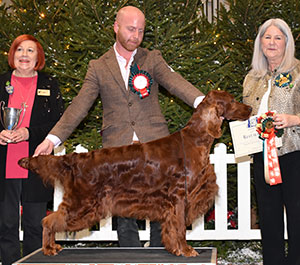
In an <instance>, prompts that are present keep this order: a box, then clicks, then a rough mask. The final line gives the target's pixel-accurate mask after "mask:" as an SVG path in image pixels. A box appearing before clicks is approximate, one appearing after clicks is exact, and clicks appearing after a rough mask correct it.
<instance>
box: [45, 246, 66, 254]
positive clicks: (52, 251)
mask: <svg viewBox="0 0 300 265" xmlns="http://www.w3.org/2000/svg"><path fill="white" fill-rule="evenodd" d="M42 251H43V253H44V255H45V256H55V255H57V254H58V253H59V252H60V251H62V247H61V245H59V244H54V245H53V246H51V247H50V246H47V247H43V248H42Z"/></svg>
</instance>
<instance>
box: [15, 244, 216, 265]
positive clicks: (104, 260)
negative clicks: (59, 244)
mask: <svg viewBox="0 0 300 265" xmlns="http://www.w3.org/2000/svg"><path fill="white" fill-rule="evenodd" d="M195 250H196V251H197V252H198V253H199V256H197V257H190V258H186V257H182V256H180V257H177V256H174V255H172V254H170V253H169V252H167V251H166V250H165V249H164V248H113V247H107V248H64V249H63V250H62V251H61V252H60V253H59V254H58V255H56V256H51V257H49V256H45V255H44V254H43V252H42V249H38V250H36V251H34V252H32V253H31V254H29V255H28V256H26V257H23V258H22V259H20V260H18V261H16V262H15V263H13V265H29V264H30V265H31V264H35V265H37V264H45V265H46V264H48V265H49V264H51V265H52V264H53V265H54V264H55V265H57V264H61V265H62V264H68V265H75V264H76V265H77V264H93V265H96V264H97V265H98V264H99V265H115V264H116V265H117V264H118V265H216V264H217V249H216V248H201V247H199V248H195Z"/></svg>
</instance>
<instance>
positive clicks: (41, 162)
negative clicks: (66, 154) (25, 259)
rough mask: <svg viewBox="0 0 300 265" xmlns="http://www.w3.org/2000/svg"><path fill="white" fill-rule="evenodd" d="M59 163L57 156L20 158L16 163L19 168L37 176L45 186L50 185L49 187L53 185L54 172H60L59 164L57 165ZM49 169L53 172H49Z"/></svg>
mask: <svg viewBox="0 0 300 265" xmlns="http://www.w3.org/2000/svg"><path fill="white" fill-rule="evenodd" d="M59 161H60V160H59V157H58V156H54V155H39V156H35V157H32V156H31V157H24V158H21V159H20V160H19V161H18V164H19V165H20V166H21V167H23V168H25V169H28V170H30V171H32V172H34V173H35V174H38V175H39V176H40V177H41V178H42V180H43V182H44V183H45V184H46V183H50V184H51V185H54V181H55V178H54V177H52V176H54V174H55V173H56V172H58V173H59V172H61V167H60V165H61V163H58V162H59ZM49 168H51V169H53V171H49V170H48V169H49ZM57 175H59V174H57Z"/></svg>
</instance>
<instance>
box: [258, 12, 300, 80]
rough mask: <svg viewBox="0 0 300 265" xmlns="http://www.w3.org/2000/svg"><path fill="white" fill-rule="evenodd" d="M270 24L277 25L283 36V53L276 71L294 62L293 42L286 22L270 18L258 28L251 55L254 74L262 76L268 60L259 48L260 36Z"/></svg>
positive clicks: (280, 70)
mask: <svg viewBox="0 0 300 265" xmlns="http://www.w3.org/2000/svg"><path fill="white" fill-rule="evenodd" d="M270 26H275V27H277V28H278V29H279V30H280V31H281V32H282V33H283V35H284V36H285V53H284V57H283V59H282V62H281V64H280V66H279V68H278V69H277V71H278V72H286V71H288V70H289V69H291V67H292V66H293V65H294V63H295V60H296V58H295V42H294V37H293V34H292V32H291V29H290V27H289V26H288V24H287V23H286V22H285V21H284V20H282V19H280V18H272V19H269V20H267V21H265V22H264V24H262V25H261V26H260V28H259V31H258V34H257V36H256V39H255V42H254V52H253V57H252V72H254V74H255V75H260V76H264V75H265V74H266V73H267V71H268V61H267V58H266V56H265V55H264V54H263V51H262V49H261V38H262V37H263V35H264V34H265V32H266V30H267V29H268V28H269V27H270Z"/></svg>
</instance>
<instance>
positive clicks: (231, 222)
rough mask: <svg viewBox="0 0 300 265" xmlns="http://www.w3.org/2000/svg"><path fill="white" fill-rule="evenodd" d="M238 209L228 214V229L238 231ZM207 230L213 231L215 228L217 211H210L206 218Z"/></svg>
mask: <svg viewBox="0 0 300 265" xmlns="http://www.w3.org/2000/svg"><path fill="white" fill-rule="evenodd" d="M237 216H238V214H237V209H234V210H232V211H228V212H227V227H228V229H237V228H238V222H237ZM205 223H206V226H205V228H206V229H213V228H214V227H215V209H212V210H210V211H209V212H208V213H207V214H206V216H205Z"/></svg>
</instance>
